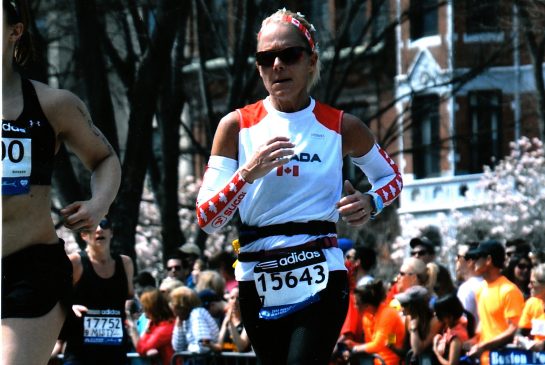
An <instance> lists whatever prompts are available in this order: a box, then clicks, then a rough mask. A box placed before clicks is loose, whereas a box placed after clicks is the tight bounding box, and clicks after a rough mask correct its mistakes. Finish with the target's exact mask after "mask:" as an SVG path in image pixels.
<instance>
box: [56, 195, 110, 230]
mask: <svg viewBox="0 0 545 365" xmlns="http://www.w3.org/2000/svg"><path fill="white" fill-rule="evenodd" d="M106 213H107V210H106V211H104V210H103V206H102V205H100V204H95V202H94V201H93V200H86V201H77V202H73V203H71V204H69V205H67V206H66V207H64V208H62V209H61V215H62V217H63V220H64V226H65V227H66V228H68V229H72V230H75V231H90V232H94V231H95V230H96V228H97V226H98V223H99V222H100V220H101V219H102V218H103V217H104V216H105V215H106Z"/></svg>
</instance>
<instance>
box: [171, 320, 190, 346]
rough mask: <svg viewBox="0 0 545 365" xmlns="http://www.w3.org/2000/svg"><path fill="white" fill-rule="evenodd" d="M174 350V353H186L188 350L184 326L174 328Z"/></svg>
mask: <svg viewBox="0 0 545 365" xmlns="http://www.w3.org/2000/svg"><path fill="white" fill-rule="evenodd" d="M172 348H173V349H174V351H176V352H179V351H185V350H186V349H187V341H186V339H185V332H184V330H183V326H178V325H175V326H174V330H173V331H172Z"/></svg>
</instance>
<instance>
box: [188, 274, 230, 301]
mask: <svg viewBox="0 0 545 365" xmlns="http://www.w3.org/2000/svg"><path fill="white" fill-rule="evenodd" d="M205 289H211V290H212V291H214V293H216V294H217V295H219V296H220V297H223V293H224V292H225V279H223V278H222V277H221V275H220V274H219V273H218V272H217V271H214V270H204V271H201V272H200V273H199V279H198V280H197V285H195V290H196V291H197V292H201V291H203V290H205Z"/></svg>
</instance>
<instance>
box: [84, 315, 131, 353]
mask: <svg viewBox="0 0 545 365" xmlns="http://www.w3.org/2000/svg"><path fill="white" fill-rule="evenodd" d="M122 342H123V322H122V318H121V313H120V312H119V311H117V310H109V309H106V310H89V311H87V314H86V315H85V317H84V318H83V343H86V344H93V345H121V343H122Z"/></svg>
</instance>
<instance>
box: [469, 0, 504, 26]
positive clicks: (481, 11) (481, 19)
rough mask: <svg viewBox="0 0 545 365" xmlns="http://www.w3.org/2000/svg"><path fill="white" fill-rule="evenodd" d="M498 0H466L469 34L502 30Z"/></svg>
mask: <svg viewBox="0 0 545 365" xmlns="http://www.w3.org/2000/svg"><path fill="white" fill-rule="evenodd" d="M499 7H500V2H499V1H497V0H466V29H467V33H468V34H472V33H493V32H498V31H500V27H499V15H500V11H499Z"/></svg>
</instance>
